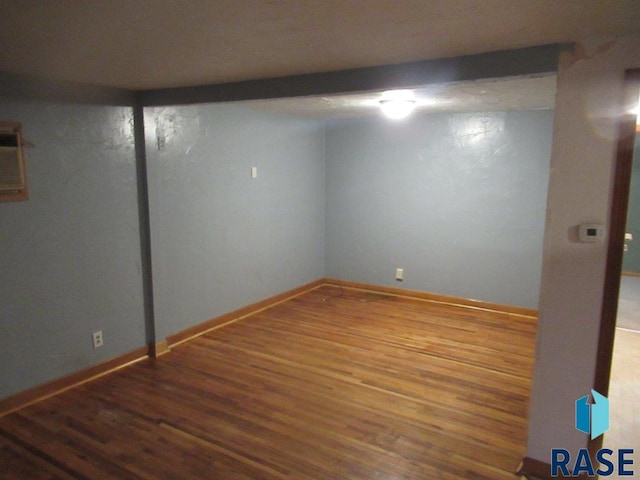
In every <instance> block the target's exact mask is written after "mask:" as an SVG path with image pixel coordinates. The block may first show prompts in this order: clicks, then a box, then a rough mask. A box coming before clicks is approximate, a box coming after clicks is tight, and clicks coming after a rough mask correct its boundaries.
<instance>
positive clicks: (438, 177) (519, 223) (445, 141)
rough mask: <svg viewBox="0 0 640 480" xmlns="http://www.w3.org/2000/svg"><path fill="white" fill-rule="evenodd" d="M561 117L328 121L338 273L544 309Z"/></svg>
mask: <svg viewBox="0 0 640 480" xmlns="http://www.w3.org/2000/svg"><path fill="white" fill-rule="evenodd" d="M552 122H553V112H552V111H529V112H514V113H486V114H450V115H447V114H439V115H422V116H415V117H412V118H410V119H407V120H406V121H401V122H397V123H391V122H389V121H386V120H385V119H382V118H380V119H371V120H362V121H337V122H333V123H330V124H328V125H327V133H326V159H327V160H326V161H327V207H326V208H327V220H326V250H327V253H326V258H327V261H326V275H327V276H328V277H334V278H340V279H347V280H352V281H361V282H368V283H373V284H378V285H390V286H398V287H402V288H408V289H415V290H422V291H427V292H433V293H440V294H446V295H453V296H459V297H464V298H474V299H479V300H483V301H489V302H497V303H502V304H509V305H517V306H523V307H533V308H535V307H537V302H538V293H539V284H540V270H541V263H542V240H543V233H544V219H545V205H546V195H547V184H548V181H549V159H550V148H551V135H552ZM396 267H402V268H404V274H405V280H404V281H403V282H402V283H399V282H397V281H396V280H395V269H396Z"/></svg>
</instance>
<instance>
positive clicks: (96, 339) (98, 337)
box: [91, 330, 104, 348]
mask: <svg viewBox="0 0 640 480" xmlns="http://www.w3.org/2000/svg"><path fill="white" fill-rule="evenodd" d="M91 338H92V339H93V348H98V347H101V346H102V345H104V339H103V338H102V330H98V331H97V332H93V334H92V335H91Z"/></svg>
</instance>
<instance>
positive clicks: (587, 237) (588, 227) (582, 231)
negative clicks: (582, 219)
mask: <svg viewBox="0 0 640 480" xmlns="http://www.w3.org/2000/svg"><path fill="white" fill-rule="evenodd" d="M603 238H604V225H597V224H595V223H585V224H582V225H580V226H579V227H578V239H579V240H580V241H581V242H599V241H600V240H602V239H603Z"/></svg>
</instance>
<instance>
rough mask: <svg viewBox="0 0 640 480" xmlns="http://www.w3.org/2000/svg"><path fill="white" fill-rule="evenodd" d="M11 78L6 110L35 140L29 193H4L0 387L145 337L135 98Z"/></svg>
mask: <svg viewBox="0 0 640 480" xmlns="http://www.w3.org/2000/svg"><path fill="white" fill-rule="evenodd" d="M13 83H14V78H12V77H8V76H0V92H1V93H0V97H2V98H0V119H2V120H5V121H19V122H21V123H22V124H23V131H24V136H25V138H26V139H27V140H29V141H30V142H33V143H34V144H35V147H34V148H28V149H26V157H27V176H28V185H29V200H28V201H26V202H14V203H0V272H1V274H0V398H2V397H5V396H8V395H10V394H13V393H16V392H19V391H21V390H24V389H27V388H29V387H33V386H36V385H38V384H41V383H44V382H46V381H49V380H52V379H54V378H58V377H61V376H64V375H68V374H70V373H73V372H76V371H78V370H81V369H83V368H86V367H88V366H91V365H94V364H97V363H100V362H102V361H105V360H107V359H109V358H112V357H115V356H118V355H122V354H124V353H128V352H130V351H132V350H134V349H136V348H138V347H142V346H144V345H145V331H144V330H145V325H144V318H143V302H142V281H141V274H140V247H139V226H138V213H137V208H136V205H137V198H136V176H135V173H136V169H135V154H134V143H133V133H132V109H131V107H120V106H116V107H113V106H97V105H89V104H86V105H79V104H71V103H67V104H60V103H49V102H47V101H44V100H42V99H40V98H35V96H31V97H30V99H29V100H23V101H18V100H15V99H7V97H5V95H9V94H12V95H14V96H15V93H16V92H15V90H13V89H11V85H12V84H13ZM20 85H21V88H27V89H28V87H29V84H28V82H27V81H25V80H24V79H22V80H21V81H20ZM34 91H35V89H34ZM94 93H95V92H93V93H92V94H94ZM108 95H109V92H106V94H103V93H101V94H100V96H101V101H106V99H107V98H106V97H107V96H108ZM82 101H83V102H89V101H90V98H88V97H87V96H86V95H85V96H84V97H83V99H82ZM95 330H102V331H103V334H104V341H105V345H104V346H103V347H101V348H98V349H94V348H93V346H92V342H91V333H92V332H93V331H95Z"/></svg>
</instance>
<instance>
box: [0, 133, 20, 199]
mask: <svg viewBox="0 0 640 480" xmlns="http://www.w3.org/2000/svg"><path fill="white" fill-rule="evenodd" d="M26 199H27V173H26V169H25V162H24V154H23V152H22V126H21V125H20V124H19V123H12V122H0V202H13V201H19V200H26Z"/></svg>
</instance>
